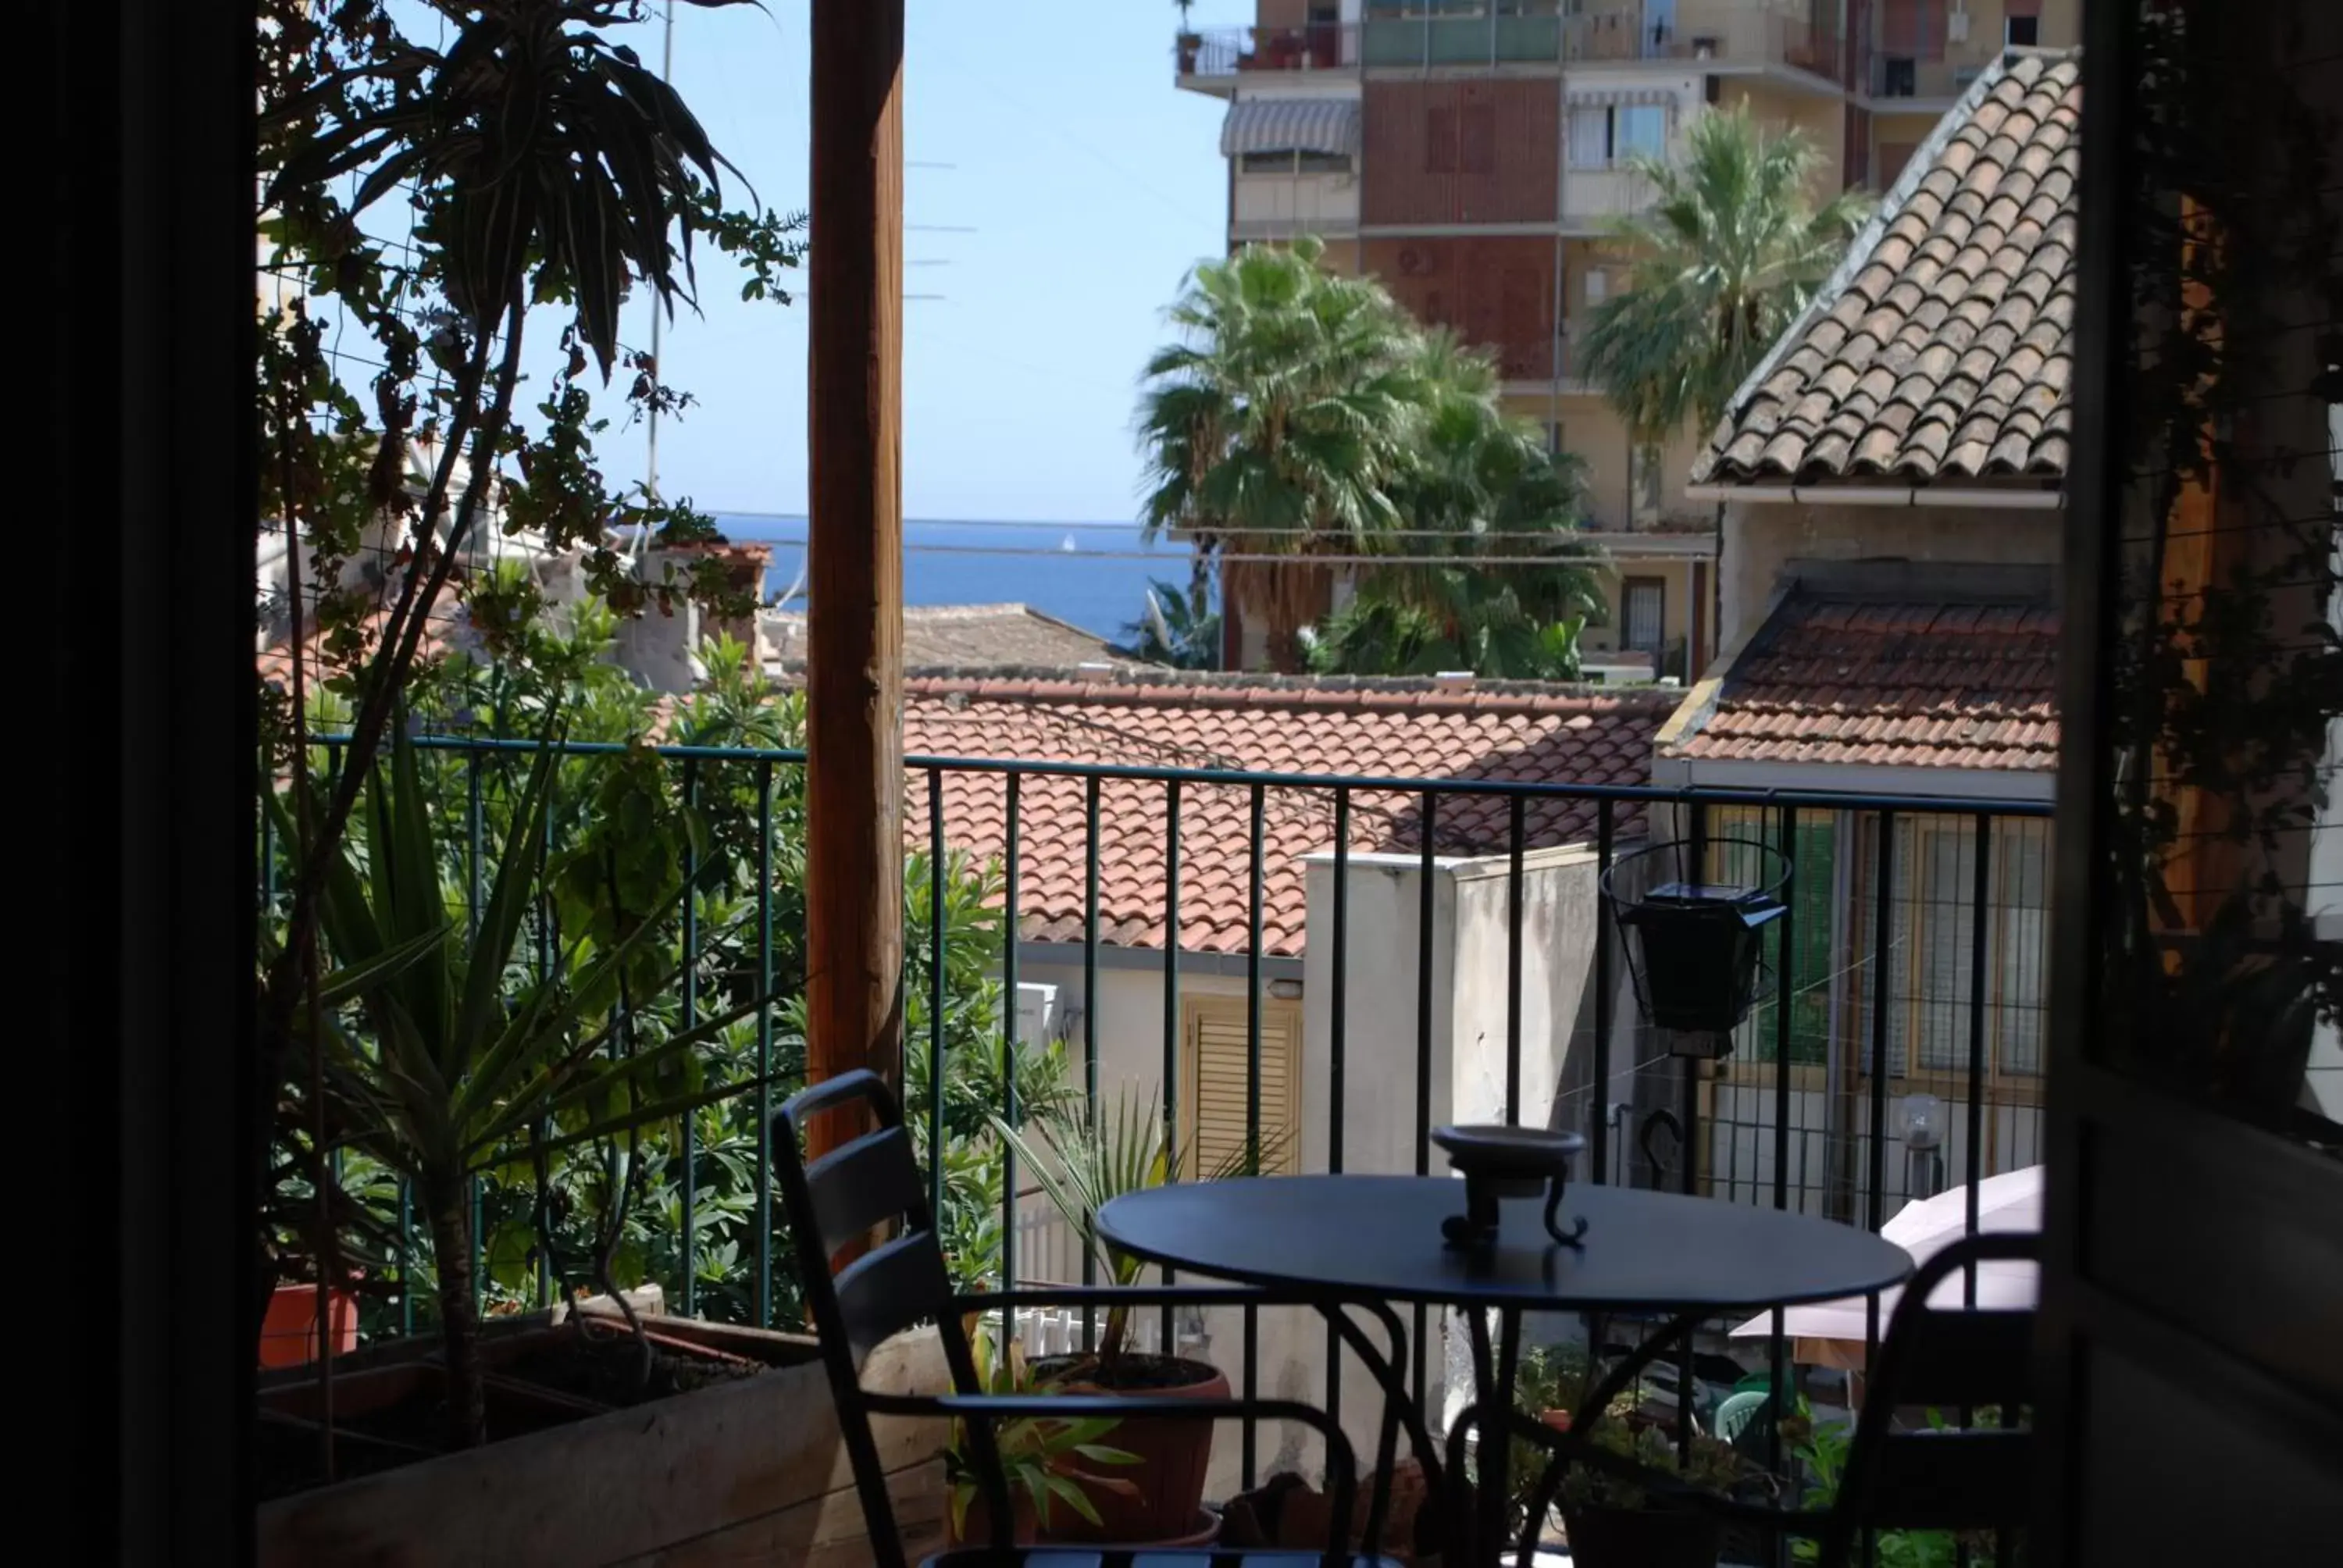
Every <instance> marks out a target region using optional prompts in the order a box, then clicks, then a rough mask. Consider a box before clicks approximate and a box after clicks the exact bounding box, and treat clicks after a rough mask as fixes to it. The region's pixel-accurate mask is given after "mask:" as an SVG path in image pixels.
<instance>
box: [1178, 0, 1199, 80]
mask: <svg viewBox="0 0 2343 1568" xmlns="http://www.w3.org/2000/svg"><path fill="white" fill-rule="evenodd" d="M1173 3H1174V4H1175V5H1178V6H1179V7H1180V34H1179V36H1178V38H1177V39H1175V40H1174V43H1175V44H1176V45H1177V47H1178V49H1179V52H1180V74H1181V75H1183V76H1188V75H1194V74H1195V70H1196V55H1197V53H1198V52H1199V51H1200V50H1202V47H1203V45H1204V39H1203V35H1202V34H1200V33H1198V32H1197V31H1196V30H1195V28H1194V27H1193V26H1192V25H1190V23H1189V19H1188V13H1189V11H1190V10H1192V8H1193V7H1194V5H1195V0H1173Z"/></svg>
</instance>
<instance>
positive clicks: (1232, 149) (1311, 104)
mask: <svg viewBox="0 0 2343 1568" xmlns="http://www.w3.org/2000/svg"><path fill="white" fill-rule="evenodd" d="M1221 153H1222V156H1225V157H1232V158H1233V157H1237V156H1242V155H1243V154H1245V153H1341V154H1348V155H1349V156H1353V157H1356V156H1358V153H1359V103H1358V100H1357V99H1355V98H1240V99H1238V100H1237V101H1236V102H1235V103H1233V104H1231V105H1230V106H1229V117H1228V119H1227V121H1226V122H1225V123H1224V124H1223V125H1222V126H1221Z"/></svg>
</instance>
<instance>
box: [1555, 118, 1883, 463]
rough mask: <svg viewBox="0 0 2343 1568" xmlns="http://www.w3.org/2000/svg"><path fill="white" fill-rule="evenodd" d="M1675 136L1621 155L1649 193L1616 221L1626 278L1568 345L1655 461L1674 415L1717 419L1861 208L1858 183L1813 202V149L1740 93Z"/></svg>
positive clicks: (1832, 262)
mask: <svg viewBox="0 0 2343 1568" xmlns="http://www.w3.org/2000/svg"><path fill="white" fill-rule="evenodd" d="M1685 141H1686V145H1685V147H1684V154H1683V156H1682V157H1681V158H1674V159H1671V158H1658V157H1653V156H1648V155H1639V156H1636V157H1635V158H1634V159H1632V160H1630V166H1631V167H1632V168H1633V169H1634V172H1635V174H1636V175H1637V176H1639V177H1641V178H1642V179H1644V180H1645V181H1647V182H1649V184H1650V186H1651V187H1652V190H1653V193H1654V194H1653V200H1652V202H1651V205H1650V206H1649V207H1648V208H1647V209H1646V210H1645V211H1644V213H1642V214H1641V215H1639V216H1635V217H1632V218H1627V219H1623V220H1621V222H1620V223H1619V224H1618V226H1617V235H1618V238H1619V240H1620V241H1621V242H1622V243H1623V244H1624V246H1626V248H1627V251H1628V253H1629V258H1630V259H1629V262H1628V277H1627V286H1626V287H1625V288H1624V290H1621V291H1619V292H1617V293H1614V294H1613V295H1612V296H1611V297H1609V298H1608V299H1605V300H1604V302H1603V303H1602V304H1600V305H1598V306H1596V307H1594V310H1593V312H1592V313H1591V315H1590V317H1589V319H1588V321H1587V327H1586V334H1585V337H1584V340H1583V342H1582V344H1581V346H1580V355H1579V359H1580V366H1581V369H1582V370H1583V372H1584V375H1585V376H1586V377H1588V379H1590V380H1592V381H1593V382H1594V383H1595V385H1597V386H1598V387H1602V389H1603V391H1604V396H1605V397H1606V398H1607V399H1608V400H1609V401H1610V403H1611V404H1612V406H1613V407H1614V408H1616V409H1617V410H1618V413H1619V416H1620V417H1621V418H1622V419H1623V420H1624V421H1625V423H1626V426H1627V431H1628V435H1629V437H1630V438H1631V439H1633V440H1634V441H1635V442H1636V443H1637V444H1638V445H1639V446H1641V447H1645V448H1647V449H1654V451H1653V457H1652V460H1653V461H1656V460H1657V452H1656V450H1655V449H1656V448H1658V447H1660V446H1662V445H1663V444H1664V442H1666V441H1667V440H1668V439H1669V438H1670V437H1673V436H1674V435H1675V434H1676V433H1678V432H1679V431H1681V430H1682V429H1683V428H1684V426H1685V425H1686V424H1688V423H1689V424H1691V425H1692V426H1693V427H1694V428H1695V429H1697V430H1699V431H1701V432H1704V433H1705V432H1706V431H1707V430H1708V429H1709V428H1710V427H1713V426H1715V423H1716V421H1717V419H1718V418H1719V417H1721V416H1722V415H1723V413H1724V412H1725V403H1726V401H1727V400H1728V399H1729V398H1730V397H1732V396H1733V392H1734V389H1735V387H1739V386H1740V385H1741V383H1742V382H1743V381H1744V380H1745V379H1746V378H1747V377H1748V375H1749V373H1750V371H1752V370H1753V369H1755V367H1756V365H1757V361H1758V360H1759V359H1760V358H1761V357H1763V356H1764V355H1765V351H1766V350H1767V349H1768V348H1770V347H1773V344H1774V340H1775V338H1776V337H1780V336H1781V334H1782V332H1783V330H1784V329H1785V327H1788V326H1789V324H1790V322H1791V320H1792V319H1793V318H1795V317H1796V315H1797V314H1798V312H1799V311H1800V310H1802V309H1804V308H1805V304H1806V301H1807V300H1809V299H1811V298H1812V297H1814V293H1815V289H1816V288H1818V287H1820V286H1821V285H1822V283H1823V280H1824V279H1825V278H1826V277H1828V276H1830V272H1831V269H1832V268H1833V267H1834V266H1837V265H1838V260H1839V257H1840V256H1843V255H1845V251H1846V246H1847V242H1848V241H1849V240H1850V239H1851V238H1853V236H1854V235H1855V230H1856V229H1857V228H1858V227H1859V226H1861V225H1862V223H1863V220H1864V217H1865V215H1866V214H1867V212H1868V211H1869V209H1870V197H1869V196H1866V195H1865V194H1863V193H1861V192H1857V191H1847V192H1844V193H1842V194H1840V195H1838V196H1833V197H1832V198H1831V199H1830V200H1829V201H1827V202H1825V203H1824V204H1823V205H1821V206H1815V204H1814V203H1813V202H1812V201H1811V200H1810V199H1809V198H1808V196H1807V192H1808V190H1809V189H1810V188H1811V181H1812V176H1813V175H1814V171H1815V167H1816V166H1817V165H1818V164H1819V162H1820V161H1821V159H1822V156H1823V154H1822V151H1821V149H1819V148H1818V147H1816V146H1815V144H1814V143H1813V141H1812V140H1810V139H1809V138H1808V137H1806V136H1805V135H1803V134H1802V133H1800V132H1797V131H1791V132H1789V133H1787V134H1786V135H1783V136H1770V137H1769V136H1767V135H1766V134H1765V131H1764V129H1763V128H1762V127H1760V126H1758V124H1757V123H1756V121H1755V119H1753V118H1752V117H1751V116H1750V114H1749V112H1748V110H1747V108H1746V107H1745V106H1744V107H1735V108H1732V109H1726V110H1712V111H1710V112H1709V113H1706V114H1704V115H1702V116H1699V117H1697V118H1696V119H1694V121H1693V123H1692V128H1691V130H1690V132H1689V133H1688V135H1687V136H1686V138H1685Z"/></svg>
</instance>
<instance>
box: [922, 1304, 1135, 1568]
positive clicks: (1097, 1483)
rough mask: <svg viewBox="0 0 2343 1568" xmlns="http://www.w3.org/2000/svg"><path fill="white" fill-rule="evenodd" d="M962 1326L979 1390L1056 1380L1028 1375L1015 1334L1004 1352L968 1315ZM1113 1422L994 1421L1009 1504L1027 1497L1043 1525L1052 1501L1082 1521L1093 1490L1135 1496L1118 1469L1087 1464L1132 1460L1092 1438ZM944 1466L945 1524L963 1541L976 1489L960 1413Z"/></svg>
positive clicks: (1010, 1389)
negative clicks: (1111, 1471) (1113, 1472)
mask: <svg viewBox="0 0 2343 1568" xmlns="http://www.w3.org/2000/svg"><path fill="white" fill-rule="evenodd" d="M968 1333H969V1348H970V1353H971V1354H972V1355H973V1356H974V1358H975V1361H976V1382H977V1388H978V1391H979V1392H983V1393H989V1394H995V1395H1002V1394H1030V1393H1037V1392H1050V1391H1051V1390H1052V1389H1055V1388H1057V1387H1059V1386H1061V1385H1060V1384H1059V1383H1058V1382H1045V1381H1043V1380H1040V1379H1037V1378H1036V1377H1035V1376H1034V1375H1033V1372H1032V1369H1031V1366H1030V1365H1029V1364H1028V1363H1027V1362H1026V1359H1025V1352H1024V1348H1023V1347H1022V1346H1021V1345H1020V1344H1019V1343H1018V1342H1016V1340H1015V1339H1013V1338H1012V1339H1011V1340H1010V1341H1009V1350H1008V1353H1007V1354H1005V1355H1003V1354H1001V1352H999V1351H998V1350H996V1349H995V1346H994V1339H993V1335H992V1334H991V1333H990V1332H987V1331H982V1330H980V1329H979V1327H978V1325H977V1323H976V1321H975V1320H974V1319H970V1322H969V1324H968ZM1119 1425H1121V1422H1118V1421H1117V1420H1116V1419H1115V1418H1113V1417H1112V1416H1093V1417H1090V1418H1088V1419H1085V1420H1080V1421H1064V1420H1058V1419H1053V1418H1050V1417H1045V1416H1013V1417H1010V1418H1007V1419H1005V1420H1001V1421H996V1422H993V1423H992V1428H991V1430H992V1443H993V1449H994V1452H996V1454H997V1455H998V1456H999V1458H1000V1461H1001V1473H1002V1475H1003V1477H1004V1478H1005V1479H1006V1480H1007V1481H1008V1483H1009V1492H1010V1497H1011V1504H1012V1506H1014V1505H1017V1504H1019V1503H1031V1506H1032V1509H1033V1517H1034V1520H1035V1522H1036V1523H1039V1524H1040V1526H1041V1528H1042V1529H1043V1530H1044V1531H1047V1530H1048V1529H1049V1528H1050V1517H1051V1513H1052V1511H1053V1510H1054V1508H1055V1506H1056V1504H1058V1503H1064V1504H1065V1505H1066V1506H1067V1507H1068V1508H1071V1509H1072V1510H1073V1511H1074V1513H1076V1514H1077V1515H1078V1516H1080V1517H1081V1518H1082V1519H1083V1520H1085V1521H1087V1522H1088V1523H1091V1524H1097V1523H1099V1522H1100V1521H1099V1512H1098V1505H1097V1503H1093V1502H1092V1501H1091V1494H1092V1493H1119V1494H1126V1495H1134V1496H1135V1495H1136V1494H1137V1492H1138V1488H1137V1487H1136V1486H1134V1485H1133V1484H1132V1483H1131V1482H1129V1481H1126V1480H1124V1479H1122V1478H1121V1477H1119V1476H1106V1475H1101V1474H1098V1473H1096V1472H1095V1471H1094V1470H1092V1469H1090V1468H1088V1467H1090V1466H1094V1465H1105V1466H1110V1467H1111V1466H1114V1465H1125V1464H1137V1463H1138V1462H1139V1456H1138V1455H1137V1454H1135V1453H1130V1452H1125V1451H1123V1450H1121V1449H1119V1448H1111V1447H1109V1446H1107V1445H1106V1444H1105V1443H1103V1442H1101V1441H1100V1440H1101V1439H1102V1438H1105V1437H1107V1436H1110V1435H1111V1434H1112V1432H1114V1429H1115V1428H1116V1427H1117V1426H1119ZM944 1471H945V1476H946V1479H947V1481H948V1482H949V1483H950V1487H951V1523H952V1531H953V1533H954V1534H956V1535H958V1536H959V1537H960V1538H961V1539H963V1540H965V1539H967V1537H968V1533H969V1531H968V1514H969V1509H970V1505H971V1504H973V1503H975V1502H976V1500H977V1499H978V1498H979V1497H980V1496H981V1495H982V1493H983V1488H982V1485H981V1483H980V1482H979V1481H978V1479H977V1474H978V1473H977V1464H976V1459H975V1455H974V1452H973V1451H972V1448H971V1445H970V1439H969V1432H968V1428H967V1422H965V1420H959V1419H956V1420H954V1421H953V1422H952V1426H951V1437H950V1445H949V1446H948V1447H947V1448H946V1449H945V1451H944Z"/></svg>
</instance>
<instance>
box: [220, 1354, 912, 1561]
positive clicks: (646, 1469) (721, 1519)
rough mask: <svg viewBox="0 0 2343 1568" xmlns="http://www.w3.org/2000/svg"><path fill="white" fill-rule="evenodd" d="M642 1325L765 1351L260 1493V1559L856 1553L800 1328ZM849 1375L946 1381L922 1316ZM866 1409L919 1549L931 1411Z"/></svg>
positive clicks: (815, 1359)
mask: <svg viewBox="0 0 2343 1568" xmlns="http://www.w3.org/2000/svg"><path fill="white" fill-rule="evenodd" d="M656 1322H658V1325H659V1329H660V1331H661V1332H664V1333H668V1334H671V1335H675V1336H678V1337H682V1338H689V1339H691V1340H693V1341H695V1342H699V1343H703V1344H706V1345H708V1346H709V1348H711V1349H716V1350H724V1351H729V1352H733V1353H735V1354H745V1355H749V1356H753V1357H755V1358H756V1359H758V1360H761V1361H766V1362H775V1363H779V1364H776V1365H775V1366H774V1367H773V1370H771V1371H769V1372H764V1373H763V1374H761V1375H759V1376H757V1377H752V1378H745V1379H742V1380H740V1381H739V1382H726V1383H720V1384H718V1385H715V1386H713V1387H709V1388H705V1389H701V1390H699V1391H698V1392H692V1393H688V1394H681V1395H678V1396H677V1397H675V1398H672V1399H666V1400H660V1401H657V1402H652V1403H649V1404H644V1405H639V1406H636V1407H634V1408H632V1409H628V1410H618V1411H612V1412H608V1413H607V1414H600V1415H594V1416H590V1417H588V1418H587V1419H585V1420H581V1421H577V1422H570V1423H568V1424H567V1425H561V1426H555V1427H551V1428H548V1429H547V1430H544V1431H540V1432H532V1433H529V1434H528V1435H527V1436H522V1437H515V1438H510V1439H508V1440H506V1441H504V1442H493V1443H490V1444H488V1446H487V1447H485V1448H479V1449H474V1450H472V1451H470V1452H464V1453H452V1454H446V1455H442V1456H440V1457H438V1458H435V1459H429V1460H424V1461H421V1462H417V1463H415V1464H411V1465H408V1466H406V1467H405V1468H403V1469H399V1470H393V1471H388V1472H386V1473H381V1474H377V1475H368V1476H362V1477H359V1478H357V1479H355V1480H351V1481H347V1482H343V1483H340V1484H338V1485H335V1486H329V1487H322V1488H320V1489H318V1490H317V1491H314V1492H307V1493H301V1494H299V1495H297V1496H293V1497H286V1498H281V1499H277V1500H276V1501H273V1502H270V1503H264V1504H262V1505H261V1508H260V1510H259V1517H258V1532H257V1533H258V1536H259V1552H258V1556H257V1561H258V1562H259V1563H260V1564H261V1565H262V1568H354V1565H355V1568H424V1565H426V1564H428V1565H430V1568H442V1565H445V1568H461V1565H466V1564H474V1563H478V1564H481V1565H482V1568H523V1565H526V1564H530V1563H558V1564H560V1565H561V1568H589V1565H595V1564H608V1565H612V1568H616V1565H618V1564H625V1565H627V1568H651V1565H653V1564H656V1565H658V1568H699V1565H701V1564H712V1563H765V1564H782V1565H788V1568H797V1565H805V1568H860V1565H862V1564H865V1563H869V1562H870V1543H869V1541H868V1538H867V1533H866V1531H865V1529H864V1526H863V1521H862V1510H861V1505H860V1503H859V1502H858V1501H857V1499H856V1497H855V1493H854V1478H853V1472H852V1470H851V1468H850V1465H849V1463H848V1462H847V1457H846V1450H845V1445H844V1444H843V1442H841V1441H840V1437H839V1432H838V1421H837V1414H836V1411H835V1409H834V1407H833V1405H832V1403H831V1401H830V1383H829V1381H828V1379H827V1377H826V1376H825V1374H824V1373H823V1371H822V1367H821V1362H820V1356H819V1354H818V1352H817V1348H816V1346H815V1343H814V1342H813V1341H812V1340H810V1339H808V1338H806V1337H805V1336H804V1335H801V1334H781V1333H768V1332H761V1331H759V1330H755V1329H740V1328H730V1327H725V1326H721V1325H717V1324H710V1323H699V1322H691V1321H689V1320H686V1319H678V1318H666V1317H661V1318H659V1319H657V1320H656ZM399 1348H400V1347H385V1348H384V1349H385V1352H394V1351H397V1350H398V1349H399ZM409 1353H410V1354H412V1352H409ZM352 1360H353V1362H354V1363H355V1364H353V1366H352V1368H351V1371H352V1372H353V1373H354V1374H357V1375H358V1376H361V1377H363V1376H367V1375H381V1371H380V1370H377V1371H376V1372H369V1371H368V1368H369V1367H371V1368H374V1369H382V1370H387V1369H389V1368H391V1367H394V1366H395V1365H396V1362H395V1361H394V1360H392V1358H391V1357H390V1356H389V1355H388V1354H386V1353H383V1352H359V1353H358V1355H357V1356H356V1357H354V1358H352ZM862 1381H863V1384H864V1386H865V1387H867V1388H870V1389H871V1390H873V1391H874V1392H877V1391H884V1392H897V1393H941V1392H946V1391H947V1390H948V1389H949V1388H950V1376H949V1374H948V1373H947V1372H946V1370H945V1367H944V1361H943V1352H942V1349H941V1347H940V1344H939V1343H938V1342H937V1339H936V1335H935V1331H934V1330H932V1329H922V1330H919V1331H916V1332H912V1333H908V1334H905V1335H903V1336H901V1337H900V1338H899V1339H896V1340H893V1341H890V1342H889V1343H887V1344H884V1345H881V1346H880V1348H879V1349H878V1350H877V1351H875V1352H872V1353H871V1356H870V1362H869V1363H868V1364H867V1365H866V1366H865V1367H864V1369H863V1378H862ZM873 1424H874V1427H875V1430H876V1434H877V1437H878V1443H879V1452H880V1458H881V1460H882V1461H883V1462H885V1464H886V1467H887V1471H888V1475H889V1490H890V1493H892V1495H893V1497H894V1500H895V1514H896V1518H897V1520H898V1521H899V1522H900V1525H901V1528H902V1531H903V1534H904V1538H905V1545H906V1547H907V1548H909V1549H910V1552H911V1553H912V1555H913V1557H914V1559H915V1560H916V1558H917V1557H918V1556H919V1555H920V1554H921V1553H925V1552H929V1551H932V1550H935V1549H937V1548H938V1547H940V1545H941V1544H942V1541H943V1533H944V1519H945V1513H946V1510H945V1491H944V1478H943V1462H942V1457H941V1456H942V1452H943V1444H944V1437H945V1432H944V1423H943V1422H940V1421H910V1420H904V1419H900V1418H890V1417H886V1416H877V1417H874V1418H873Z"/></svg>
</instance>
